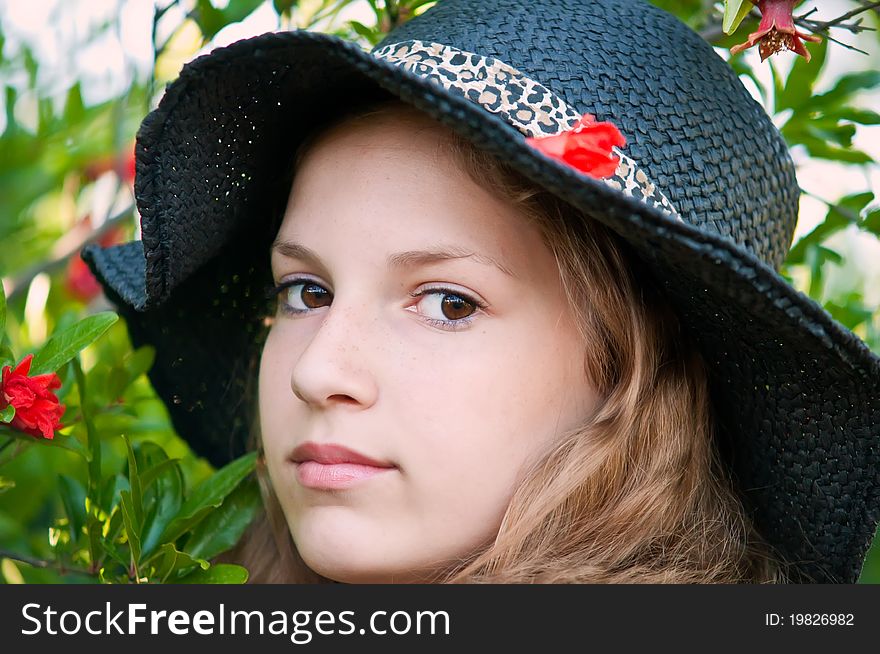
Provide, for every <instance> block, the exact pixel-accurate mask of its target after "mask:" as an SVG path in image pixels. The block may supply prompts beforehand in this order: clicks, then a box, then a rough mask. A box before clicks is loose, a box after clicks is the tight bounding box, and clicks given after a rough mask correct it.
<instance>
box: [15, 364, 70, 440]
mask: <svg viewBox="0 0 880 654" xmlns="http://www.w3.org/2000/svg"><path fill="white" fill-rule="evenodd" d="M33 358H34V355H33V354H28V355H27V356H26V357H25V358H24V359H22V360H21V363H19V364H18V366H16V368H15V370H13V369H12V368H11V367H10V366H3V375H2V378H0V409H5V408H6V407H7V406H8V405H10V404H11V405H12V406H14V407H15V417H14V418H13V419H12V422H11V423H10V425H11V426H12V427H13V429H17V430H18V431H21V432H24V433H26V434H30V435H31V436H37V437H40V436H42V437H43V438H46V439H49V440H51V439H52V438H54V436H55V430H57V429H60V428H61V423H60V422H59V421H60V420H61V416H62V415H64V405H63V404H59V403H58V397H57V396H56V395H55V393H53V392H52V391H53V390H55V389H58V388H61V380H60V379H59V378H58V375H56V374H55V373H54V372H53V373H49V374H46V375H36V376H35V377H28V372H29V371H30V369H31V360H32V359H33Z"/></svg>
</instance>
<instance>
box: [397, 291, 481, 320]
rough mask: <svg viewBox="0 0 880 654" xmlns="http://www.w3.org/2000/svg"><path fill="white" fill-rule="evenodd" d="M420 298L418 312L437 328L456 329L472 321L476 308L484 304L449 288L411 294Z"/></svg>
mask: <svg viewBox="0 0 880 654" xmlns="http://www.w3.org/2000/svg"><path fill="white" fill-rule="evenodd" d="M413 295H414V296H415V297H421V300H420V301H419V303H418V307H419V308H418V312H419V313H420V314H422V316H424V319H425V320H426V321H427V322H428V323H430V324H432V325H435V326H437V327H443V328H444V329H458V328H461V327H464V326H466V325H467V323H469V322H471V321H472V320H474V318H473V316H474V314H475V313H476V312H477V309H478V308H484V307H485V304H483V303H481V302H479V301H477V300H474V299H472V298H470V297H468V296H467V295H464V294H463V293H461V292H459V291H456V290H453V289H450V288H434V289H428V290H425V291H422V292H420V293H413Z"/></svg>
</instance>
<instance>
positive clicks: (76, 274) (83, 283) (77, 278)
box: [64, 215, 124, 303]
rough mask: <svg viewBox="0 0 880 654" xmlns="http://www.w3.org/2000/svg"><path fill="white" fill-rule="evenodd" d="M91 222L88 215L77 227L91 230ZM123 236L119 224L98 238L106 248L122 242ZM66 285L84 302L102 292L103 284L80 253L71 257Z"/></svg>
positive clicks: (89, 300)
mask: <svg viewBox="0 0 880 654" xmlns="http://www.w3.org/2000/svg"><path fill="white" fill-rule="evenodd" d="M91 224H92V219H91V217H90V216H88V215H87V216H86V217H85V218H83V219H82V221H80V223H78V224H77V225H76V227H75V229H80V230H91ZM123 236H124V233H123V230H122V228H120V227H118V226H117V227H113V228H111V229H110V230H109V231H108V232H107V233H106V234H104V235H103V236H102V237H101V238H100V239H99V240H98V243H100V244H101V245H103V246H104V247H105V248H106V247H110V246H111V245H116V244H117V243H121V242H122V239H123ZM64 286H65V288H66V289H67V292H68V293H70V294H71V295H72V296H73V297H75V298H76V299H78V300H79V301H81V302H84V303H88V302H91V301H92V299H93V298H95V297H96V296H98V295H99V294H100V293H101V285H100V284H99V283H98V280H97V279H95V276H94V275H92V271H91V270H89V267H88V266H87V265H86V263H85V261H83V260H82V257H80V255H79V253H77V254H74V255H73V256H72V257H70V261H69V262H68V264H67V270H66V272H65V275H64Z"/></svg>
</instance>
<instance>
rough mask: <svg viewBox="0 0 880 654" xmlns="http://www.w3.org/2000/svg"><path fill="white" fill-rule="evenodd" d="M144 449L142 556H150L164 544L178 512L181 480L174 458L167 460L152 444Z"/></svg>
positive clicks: (161, 451)
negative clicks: (167, 529)
mask: <svg viewBox="0 0 880 654" xmlns="http://www.w3.org/2000/svg"><path fill="white" fill-rule="evenodd" d="M143 446H144V448H143V450H144V452H143V454H144V460H145V461H148V462H149V465H150V468H149V469H147V471H146V472H145V473H144V475H143V477H142V478H141V482H142V484H143V488H144V497H145V503H146V507H147V510H146V519H145V521H144V529H143V532H142V533H143V538H142V543H143V546H142V550H143V553H144V556H150V555H151V554H152V552H153V551H154V550H155V548H156V547H157V546H159V545H160V544H162V543H165V542H166V541H164V540H162V535H163V534H164V532H165V529H166V528H167V527H168V525H169V524H170V523H171V522H172V521H173V520H174V519H175V518H176V517H177V516H178V514H179V513H180V507H181V506H182V505H183V495H184V480H183V472H182V470H181V469H180V465H179V463H178V462H177V460H176V459H169V458H168V455H167V454H165V451H164V450H162V449H161V448H160V447H159V446H158V445H156V444H155V443H149V442H148V441H147V442H144V443H143Z"/></svg>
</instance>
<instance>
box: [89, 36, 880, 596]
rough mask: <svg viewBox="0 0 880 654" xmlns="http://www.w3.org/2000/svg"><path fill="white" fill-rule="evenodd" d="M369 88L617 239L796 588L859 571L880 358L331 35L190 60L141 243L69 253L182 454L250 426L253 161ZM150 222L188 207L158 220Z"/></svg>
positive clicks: (145, 208)
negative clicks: (164, 414) (687, 363)
mask: <svg viewBox="0 0 880 654" xmlns="http://www.w3.org/2000/svg"><path fill="white" fill-rule="evenodd" d="M273 71H274V72H273ZM281 71H284V72H283V74H282V73H281ZM272 80H275V81H272ZM380 90H381V91H384V92H387V93H390V94H392V95H394V96H396V97H398V98H400V99H401V100H403V101H405V102H408V103H410V104H412V105H414V106H415V107H417V108H418V109H420V110H422V111H424V112H425V113H427V114H428V115H430V116H431V117H433V118H434V119H436V120H438V121H439V122H441V123H443V124H445V125H447V126H448V127H450V128H451V129H453V130H455V131H457V132H459V133H460V134H462V135H463V136H464V137H466V138H467V139H469V140H470V141H472V142H473V143H475V144H476V145H477V146H478V147H481V148H484V149H486V150H488V151H489V152H491V153H492V154H493V155H495V156H497V157H499V158H501V159H502V160H504V161H506V162H508V163H509V164H510V165H511V166H512V167H514V168H515V169H517V170H518V171H519V172H521V173H522V174H523V175H525V176H526V177H528V178H529V179H531V180H532V181H533V182H535V183H536V184H538V185H540V186H543V187H544V188H546V189H547V190H549V191H550V192H552V193H554V194H556V195H557V196H559V197H561V198H563V199H564V200H566V201H568V202H569V203H571V204H572V205H574V206H575V207H577V208H578V209H580V210H581V211H583V212H584V214H585V215H586V216H588V217H590V218H592V219H595V220H599V221H600V222H602V223H603V224H605V225H607V226H608V227H610V228H611V229H613V230H614V231H615V232H616V233H618V234H619V235H620V236H621V237H623V239H625V240H626V241H627V242H628V243H629V244H630V245H631V246H632V248H633V251H634V252H635V253H636V254H637V255H638V256H640V257H641V258H642V259H643V260H644V261H645V262H646V263H647V265H648V267H649V269H650V271H651V272H652V274H653V275H654V276H655V277H656V279H657V280H659V281H660V285H661V286H662V288H663V289H664V290H665V292H666V293H667V295H668V297H669V300H670V302H671V304H672V306H673V307H674V308H675V310H676V311H677V312H678V314H679V316H680V317H681V319H682V324H683V326H684V328H685V329H686V330H687V332H688V334H689V335H690V337H692V338H693V340H694V341H695V342H696V343H697V344H698V346H699V347H700V349H701V351H702V353H703V355H704V358H705V360H706V363H707V365H708V367H709V374H710V383H711V395H712V400H713V405H714V407H715V410H716V417H717V422H718V424H717V429H718V437H719V440H720V444H721V449H722V453H723V455H724V456H725V457H726V460H727V461H728V463H729V464H730V466H731V470H732V471H733V472H734V474H735V475H736V482H737V483H738V485H739V487H740V489H741V492H742V495H743V497H744V498H745V500H746V502H747V505H748V506H749V508H751V509H753V510H754V516H755V521H756V524H757V527H758V529H759V530H760V531H761V533H762V534H764V535H765V537H766V538H767V539H768V540H769V541H770V542H771V543H772V544H773V545H774V546H775V547H776V548H777V549H779V551H780V552H781V553H783V554H784V556H785V558H786V559H787V560H788V561H789V562H792V563H793V564H794V566H795V568H794V569H793V570H792V574H793V576H794V579H795V580H796V581H821V582H827V581H832V582H847V583H851V582H854V581H855V580H856V579H857V578H858V575H859V572H860V569H861V563H860V562H861V561H862V560H863V558H864V555H865V553H866V551H867V549H868V547H869V546H870V543H871V541H872V538H873V536H874V529H875V527H876V525H877V522H878V519H880V472H878V471H880V359H878V357H877V356H876V355H874V354H872V353H871V351H870V350H869V349H868V347H867V346H866V345H865V344H864V343H863V342H862V341H861V340H860V339H859V338H858V337H857V336H855V335H854V334H853V333H852V332H850V331H849V330H847V329H846V328H845V327H843V326H842V325H840V324H839V323H837V322H836V321H834V320H833V318H832V317H831V316H830V314H828V313H827V312H826V311H825V310H824V309H823V308H822V307H821V306H819V305H818V304H817V303H815V302H814V301H813V300H811V299H810V298H808V297H807V296H805V295H804V294H802V293H800V292H798V291H796V290H795V289H794V288H792V287H791V286H790V285H789V284H788V283H787V282H786V281H785V280H784V279H783V278H782V277H781V276H780V275H779V274H778V273H777V272H776V271H775V270H773V268H771V267H770V266H768V265H767V264H765V263H763V262H762V261H760V260H759V259H757V258H756V257H755V256H754V255H752V254H751V253H750V252H749V251H747V250H746V249H744V248H742V247H740V246H738V245H737V244H736V243H734V242H733V241H731V240H729V239H728V238H726V237H724V236H722V235H720V234H717V233H713V232H708V231H705V230H701V229H699V228H697V227H694V226H692V225H690V224H687V223H686V222H679V221H674V220H670V218H669V216H667V215H665V214H663V213H662V212H660V211H659V210H657V209H655V208H653V207H650V206H648V205H645V204H642V203H640V202H638V201H636V200H634V199H632V198H631V197H627V196H625V195H624V194H622V193H619V192H616V191H615V190H614V189H611V188H609V187H608V186H606V185H604V184H602V183H601V182H599V181H597V180H594V179H592V178H590V177H588V176H586V175H583V174H581V173H578V172H577V171H575V170H573V169H571V168H569V167H567V166H565V165H563V164H560V163H558V162H557V161H555V160H553V159H550V158H548V157H546V156H544V155H543V154H541V153H540V152H538V151H536V150H535V149H534V148H532V147H531V146H529V145H528V144H527V143H526V142H525V140H524V138H523V136H522V134H520V133H519V132H518V131H516V130H515V129H514V128H513V127H511V126H510V125H509V124H507V123H505V122H504V121H503V120H501V119H499V118H498V117H497V116H495V115H493V114H491V113H489V112H487V111H486V110H484V109H483V108H481V107H480V106H478V105H476V104H475V103H473V102H470V101H468V100H467V99H465V98H463V97H461V96H459V95H455V94H453V93H450V92H448V91H446V90H445V89H443V88H442V87H440V86H439V85H436V84H434V83H432V82H430V81H429V80H426V79H423V78H421V77H419V76H418V75H416V74H414V73H412V72H410V71H408V70H406V69H404V68H402V67H398V66H394V65H393V64H390V63H388V62H385V61H382V60H378V59H376V58H374V57H372V56H371V55H370V54H369V53H366V52H364V51H363V50H361V49H360V48H359V47H357V46H356V45H354V44H352V43H349V42H346V41H344V40H341V39H339V38H337V37H333V36H330V35H325V34H318V33H312V32H305V31H298V32H289V33H282V34H269V35H263V36H260V37H256V38H253V39H248V40H245V41H242V42H238V43H236V44H233V45H232V46H229V47H228V48H223V49H221V50H217V51H215V52H214V53H212V54H211V55H207V56H205V57H201V58H199V59H197V60H195V61H194V62H192V63H191V64H188V65H187V66H186V67H185V68H184V70H183V71H182V73H181V76H180V78H179V79H178V80H177V81H176V82H175V83H174V84H172V85H171V86H170V87H169V89H168V92H167V93H166V95H165V97H164V98H163V100H162V102H161V103H160V105H159V107H158V109H157V110H156V111H155V112H153V113H152V114H151V115H150V117H148V119H147V120H146V121H145V122H144V125H143V127H142V129H141V132H140V133H139V136H138V148H137V157H138V163H137V165H138V168H137V171H138V178H137V182H136V191H137V199H138V207H139V210H140V212H141V215H142V216H143V223H144V232H143V245H142V249H140V248H141V246H140V244H126V245H122V246H116V247H111V248H107V249H101V248H100V247H98V246H93V247H90V248H88V249H87V250H86V251H84V253H83V257H84V258H85V259H86V260H87V261H88V262H89V265H90V266H91V268H92V270H93V271H94V272H95V274H96V276H97V277H98V278H99V280H100V281H101V282H102V284H104V285H105V287H106V288H107V289H108V295H109V296H110V298H111V300H113V301H114V302H117V303H118V304H119V308H120V312H121V313H122V314H123V317H124V318H125V319H126V321H127V324H128V326H129V330H130V333H131V335H132V341H133V344H134V345H135V346H138V345H140V344H143V343H151V344H153V345H155V346H156V348H157V356H156V362H155V364H154V367H153V369H152V370H151V371H150V378H151V381H152V383H153V385H154V388H155V390H156V392H157V393H158V395H159V396H160V397H161V398H162V399H163V400H164V401H165V403H166V406H167V407H168V409H169V413H170V416H171V419H172V422H173V424H174V426H175V428H176V429H177V430H178V432H179V433H180V434H181V436H183V437H184V438H185V439H186V440H187V441H188V442H189V443H190V444H191V446H192V447H193V449H194V450H195V451H196V452H197V453H199V454H201V455H203V456H206V457H207V458H208V459H209V460H210V461H211V462H212V463H214V464H216V465H220V464H222V463H224V462H226V461H228V460H229V459H230V458H231V457H233V456H235V455H237V454H239V453H240V452H242V451H243V449H244V447H245V443H244V435H245V434H246V433H247V432H248V431H249V430H250V427H251V421H252V419H253V416H252V415H251V414H250V413H249V410H250V407H247V406H243V405H242V402H241V401H240V397H241V396H242V394H243V393H245V389H244V387H242V386H240V385H236V384H239V381H237V380H239V378H241V377H242V376H243V375H245V374H252V372H253V361H254V360H255V357H256V356H258V355H259V351H260V349H261V347H262V340H261V338H262V336H261V333H262V332H261V330H260V325H258V324H256V323H255V322H254V320H255V319H256V317H257V316H258V312H259V309H260V308H261V305H260V301H259V295H260V294H259V290H260V289H261V288H262V287H263V286H264V284H265V282H266V280H267V272H268V265H269V259H268V243H269V241H268V240H267V239H268V238H269V237H270V235H269V234H262V233H261V236H260V238H258V239H252V241H247V240H246V239H243V237H242V236H241V235H242V234H243V233H244V231H246V230H247V229H248V227H249V224H248V220H249V219H250V218H249V217H252V216H253V215H255V214H259V213H260V212H261V211H262V212H264V213H265V211H266V210H267V206H268V205H266V204H261V203H264V202H266V198H268V197H269V196H272V195H275V194H277V191H278V189H277V188H274V187H271V185H272V184H277V183H278V182H279V180H278V179H274V178H272V179H269V180H262V179H261V176H260V175H259V174H252V173H256V172H257V171H266V170H267V169H271V168H273V167H277V166H278V164H279V162H281V161H283V160H284V157H285V156H288V157H289V154H290V152H292V148H293V147H295V145H296V144H297V143H298V142H299V140H301V138H303V137H304V136H305V134H306V133H307V132H308V131H309V130H310V126H311V124H312V122H313V120H314V119H315V118H316V117H319V116H321V115H326V113H328V112H332V111H338V110H339V109H338V108H339V106H340V103H342V102H344V101H346V99H348V100H349V101H350V102H351V103H356V102H358V101H360V100H359V99H360V98H362V97H364V96H365V95H369V93H370V92H371V91H380ZM211 118H217V119H218V120H219V121H220V122H223V123H224V124H232V123H235V122H236V120H238V119H240V120H238V122H237V123H236V130H235V131H230V134H231V135H238V137H241V138H244V139H245V140H248V139H247V135H248V131H247V125H252V126H257V125H259V126H260V131H259V132H258V130H256V129H251V130H250V132H251V133H253V135H254V137H253V138H251V139H250V141H253V143H250V145H251V146H253V147H251V148H245V147H243V144H242V143H240V142H239V143H238V145H236V144H235V143H234V142H231V143H225V142H223V139H222V136H221V142H220V143H219V144H215V143H213V140H216V138H217V133H218V132H217V131H216V129H215V128H214V127H213V126H212V125H211V123H212V122H214V121H212V120H211ZM230 121H232V123H230ZM245 122H246V123H247V125H245V124H243V123H245ZM263 130H265V132H263ZM269 134H275V135H279V134H284V135H286V136H284V137H283V138H278V137H272V138H271V139H270V138H269ZM215 146H218V147H215ZM205 148H207V149H205ZM214 150H216V157H215V158H213V159H212V153H213V152H214ZM193 153H196V154H193ZM187 162H189V163H187ZM230 162H232V163H230ZM215 164H216V165H217V166H221V167H227V168H230V169H234V173H233V174H232V177H233V179H234V180H238V179H239V178H238V175H241V178H240V179H242V180H247V182H248V183H247V184H246V185H245V184H239V185H233V186H229V187H223V186H217V185H216V184H213V185H212V184H210V183H209V180H210V182H214V178H212V177H210V176H209V177H207V179H206V183H208V186H206V187H205V188H200V187H199V186H198V184H197V183H195V182H193V180H194V179H196V180H197V179H198V174H197V173H198V168H199V167H205V166H207V167H208V168H209V169H210V167H211V166H212V165H215ZM230 196H231V197H230ZM220 198H223V199H222V200H221V199H220ZM255 208H257V209H258V210H256V211H255ZM160 215H166V216H177V217H182V216H196V217H197V218H198V219H197V220H194V221H192V222H188V223H187V222H185V221H183V220H182V219H180V218H177V222H176V223H172V222H171V221H168V220H166V221H164V222H163V221H162V220H159V219H158V216H160ZM686 218H687V217H686V216H685V219H686ZM172 224H174V225H176V231H175V229H171V226H172ZM148 226H149V229H148ZM250 227H253V224H251V225H250ZM206 233H207V234H211V237H206V236H205V234H206ZM248 243H251V244H252V246H249V245H248ZM261 253H262V254H261ZM260 257H262V260H261V259H260ZM218 300H219V304H218V303H217V302H218ZM196 324H198V327H195V328H194V325H196ZM248 371H249V372H248ZM804 398H809V400H808V401H804Z"/></svg>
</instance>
